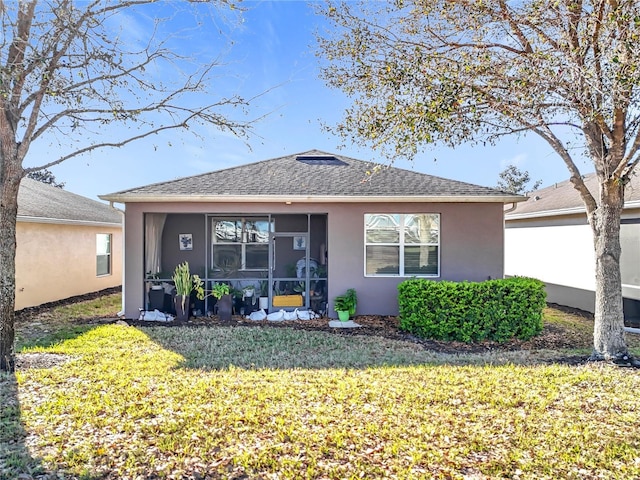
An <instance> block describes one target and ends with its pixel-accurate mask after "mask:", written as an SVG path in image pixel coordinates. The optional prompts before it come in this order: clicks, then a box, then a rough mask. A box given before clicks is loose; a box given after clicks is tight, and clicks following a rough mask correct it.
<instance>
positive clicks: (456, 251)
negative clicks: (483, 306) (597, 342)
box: [125, 202, 504, 318]
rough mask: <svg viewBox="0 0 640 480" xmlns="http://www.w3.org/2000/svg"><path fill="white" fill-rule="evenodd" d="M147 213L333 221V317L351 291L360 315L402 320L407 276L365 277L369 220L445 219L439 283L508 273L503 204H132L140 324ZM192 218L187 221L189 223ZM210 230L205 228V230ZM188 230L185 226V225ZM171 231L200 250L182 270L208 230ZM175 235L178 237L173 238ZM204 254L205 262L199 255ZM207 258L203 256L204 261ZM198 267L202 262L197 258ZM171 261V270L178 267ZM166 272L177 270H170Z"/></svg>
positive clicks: (131, 313)
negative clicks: (339, 298)
mask: <svg viewBox="0 0 640 480" xmlns="http://www.w3.org/2000/svg"><path fill="white" fill-rule="evenodd" d="M145 212H149V213H151V212H159V213H185V214H207V213H208V214H225V213H230V214H249V213H254V214H255V213H272V214H278V213H291V214H294V213H297V214H306V213H312V214H313V213H318V214H326V215H327V238H328V242H327V249H328V272H329V282H328V286H329V291H328V299H329V314H330V315H335V312H334V311H333V302H332V300H333V298H334V297H335V296H336V295H339V294H342V293H344V291H345V290H346V289H348V288H355V289H356V291H357V294H358V311H357V313H358V314H381V315H395V314H397V313H398V304H397V285H398V284H399V283H400V282H401V281H403V280H404V278H400V277H366V276H365V273H364V270H365V267H364V265H365V253H364V214H365V213H439V214H440V215H441V217H440V222H441V224H440V225H441V227H440V228H441V234H440V276H439V277H437V278H436V279H446V280H456V281H460V280H470V281H481V280H486V279H488V278H501V277H502V276H503V267H504V250H503V243H504V232H503V206H502V204H501V203H422V204H414V203H384V204H383V203H376V204H366V203H350V204H332V203H325V204H323V203H317V204H310V203H309V204H307V203H300V204H296V203H295V202H294V203H293V204H291V205H286V204H284V203H270V204H269V203H260V204H259V203H238V204H232V203H228V204H213V203H188V204H187V203H183V204H169V203H166V204H165V203H128V204H127V206H126V215H125V232H126V239H125V242H126V245H125V251H126V257H125V285H126V291H125V315H126V316H127V317H130V318H131V317H135V316H137V315H138V310H139V308H141V307H142V305H144V268H143V261H144V252H143V245H144V234H143V219H144V213H145ZM189 218H191V216H190V217H185V221H188V219H189ZM203 224H204V223H200V225H203ZM185 227H186V225H185ZM176 228H177V229H178V230H179V229H180V228H182V226H181V225H177V226H172V227H171V229H172V232H171V233H169V234H168V237H167V238H166V239H164V238H163V242H164V241H169V242H172V241H175V240H176V233H193V234H194V237H193V241H194V250H193V252H184V254H185V256H184V257H182V256H180V257H179V258H178V257H176V258H172V259H170V260H171V262H174V263H178V262H179V261H182V260H181V259H184V260H187V258H186V254H190V255H198V254H197V253H196V252H197V251H198V250H199V248H196V244H198V243H197V242H200V241H201V240H199V239H198V238H197V236H202V237H204V232H202V231H201V229H197V228H194V231H193V232H178V230H175V229H176ZM174 230H175V231H174ZM200 255H202V254H201V253H200ZM199 258H202V257H199ZM194 260H195V258H194ZM171 262H167V263H171ZM163 268H166V269H171V268H172V265H168V264H165V262H164V260H163Z"/></svg>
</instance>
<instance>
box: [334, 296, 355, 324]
mask: <svg viewBox="0 0 640 480" xmlns="http://www.w3.org/2000/svg"><path fill="white" fill-rule="evenodd" d="M357 303H358V297H357V295H356V291H355V289H353V288H350V289H349V290H347V292H346V293H345V294H343V295H339V296H337V297H336V298H334V299H333V308H334V309H335V311H336V312H337V313H338V318H339V319H340V320H341V321H343V322H346V321H347V320H349V318H351V317H353V316H354V315H355V314H356V307H357Z"/></svg>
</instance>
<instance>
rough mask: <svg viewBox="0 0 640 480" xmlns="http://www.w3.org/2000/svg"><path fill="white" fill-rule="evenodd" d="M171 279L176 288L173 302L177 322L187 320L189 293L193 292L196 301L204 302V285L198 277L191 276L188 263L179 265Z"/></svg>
mask: <svg viewBox="0 0 640 480" xmlns="http://www.w3.org/2000/svg"><path fill="white" fill-rule="evenodd" d="M171 279H172V280H173V284H174V285H175V288H176V295H175V297H174V300H173V301H174V304H175V307H176V319H177V320H178V321H185V320H188V319H189V307H190V298H191V292H194V291H195V292H196V296H197V297H198V299H199V300H204V297H205V294H204V283H203V281H202V279H201V278H200V276H198V275H192V274H191V272H190V271H189V262H184V263H181V264H179V265H178V266H177V267H176V269H175V270H174V272H173V275H172V277H171Z"/></svg>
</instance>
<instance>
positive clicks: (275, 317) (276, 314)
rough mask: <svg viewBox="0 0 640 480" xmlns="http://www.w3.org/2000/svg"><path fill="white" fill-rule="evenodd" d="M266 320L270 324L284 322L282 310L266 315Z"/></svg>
mask: <svg viewBox="0 0 640 480" xmlns="http://www.w3.org/2000/svg"><path fill="white" fill-rule="evenodd" d="M267 320H271V321H272V322H279V321H282V320H284V310H279V311H277V312H273V313H270V314H269V315H267Z"/></svg>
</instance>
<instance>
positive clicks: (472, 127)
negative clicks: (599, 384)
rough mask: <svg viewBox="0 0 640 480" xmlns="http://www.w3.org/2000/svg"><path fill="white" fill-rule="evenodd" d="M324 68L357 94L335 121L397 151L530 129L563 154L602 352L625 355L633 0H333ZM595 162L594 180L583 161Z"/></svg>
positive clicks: (635, 79)
mask: <svg viewBox="0 0 640 480" xmlns="http://www.w3.org/2000/svg"><path fill="white" fill-rule="evenodd" d="M320 10H321V11H322V13H323V14H324V15H326V16H327V18H329V19H330V21H331V24H332V27H333V28H332V29H331V30H329V31H328V32H320V34H319V38H318V40H319V56H320V57H321V58H322V59H323V60H324V63H323V69H322V76H323V78H324V79H325V80H326V82H327V83H328V85H330V86H332V87H335V88H337V89H340V90H342V91H343V92H345V93H346V94H347V95H348V96H350V97H351V99H352V104H351V106H350V107H349V108H348V109H347V110H346V112H345V116H344V119H343V121H342V122H340V123H339V124H338V125H337V126H336V127H335V131H336V132H337V133H338V134H340V135H341V136H342V137H343V138H344V139H346V140H350V141H353V142H355V143H357V144H362V145H366V146H372V147H374V148H376V149H378V150H379V151H381V152H382V153H384V154H385V155H386V156H388V157H389V158H396V157H398V156H403V157H407V158H414V157H415V155H416V154H417V153H418V152H419V151H421V150H422V149H423V148H425V147H426V146H427V145H429V144H431V143H435V142H439V143H444V144H447V145H452V146H453V145H458V144H461V143H465V142H472V143H473V142H475V143H480V142H482V143H486V142H489V143H490V142H495V141H496V140H497V139H499V138H500V137H502V136H504V135H514V134H516V135H517V134H522V133H530V134H535V135H538V136H540V137H541V138H543V139H544V140H545V141H546V142H547V143H548V144H549V145H550V146H551V147H552V148H553V150H554V151H555V152H556V154H557V155H558V157H560V159H561V160H562V161H563V162H564V164H565V165H566V167H567V168H568V171H569V176H570V180H571V182H572V183H573V185H574V187H575V188H576V189H577V190H578V191H579V193H580V195H581V198H582V200H583V202H584V205H585V209H586V212H587V218H588V221H589V224H590V225H591V228H592V231H593V234H594V239H595V241H596V242H595V250H596V252H595V253H596V259H597V260H596V307H595V308H596V312H595V315H596V328H595V330H596V332H595V333H594V357H596V358H602V357H605V358H623V359H624V358H628V353H627V351H626V346H625V344H624V339H623V333H622V332H623V327H622V296H621V282H620V270H619V261H620V242H619V220H620V212H621V210H622V208H623V205H624V185H625V184H626V183H627V181H628V179H629V175H631V173H632V172H633V170H634V169H635V168H636V166H637V164H638V162H639V161H640V48H638V45H639V44H640V2H638V1H637V0H524V1H508V0H460V1H455V2H454V1H449V0H395V1H393V2H366V1H359V2H341V3H329V4H328V5H327V6H326V7H320ZM583 158H587V159H589V160H590V162H589V163H591V165H593V167H594V169H595V172H596V175H597V178H598V182H599V188H598V191H596V192H591V191H589V189H588V188H587V187H586V186H585V183H584V181H583V179H582V176H581V172H580V170H579V168H578V165H579V164H580V162H579V159H583Z"/></svg>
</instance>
